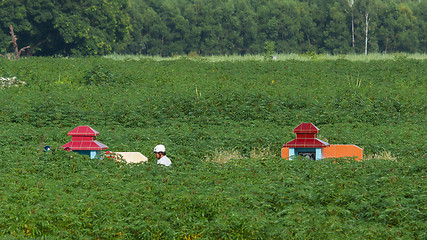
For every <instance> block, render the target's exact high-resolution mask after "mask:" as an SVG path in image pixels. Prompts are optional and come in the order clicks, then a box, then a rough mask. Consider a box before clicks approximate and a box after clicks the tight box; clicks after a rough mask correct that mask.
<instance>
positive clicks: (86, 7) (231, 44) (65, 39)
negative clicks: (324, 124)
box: [0, 0, 427, 56]
mask: <svg viewBox="0 0 427 240" xmlns="http://www.w3.org/2000/svg"><path fill="white" fill-rule="evenodd" d="M425 12H427V3H426V1H419V0H416V1H415V0H413V1H409V0H387V1H380V0H355V1H353V3H352V1H351V0H337V1H329V0H285V1H283V0H250V1H245V0H163V1H156V0H87V1H83V0H76V1H72V0H31V1H30V0H1V1H0V54H3V55H4V54H5V53H7V52H11V46H10V44H9V41H10V40H9V39H10V35H9V31H8V30H9V25H11V24H12V25H13V27H14V29H15V33H16V35H17V36H18V38H19V39H18V44H20V45H22V46H24V45H25V46H31V48H30V50H29V51H26V54H27V55H66V56H68V55H104V54H109V53H113V52H117V53H129V54H146V55H160V56H172V55H181V54H193V55H194V54H197V55H224V54H240V55H244V54H261V53H264V52H265V46H266V44H267V43H274V47H275V49H274V50H275V52H277V53H300V54H301V53H307V52H310V53H312V52H317V53H330V54H346V53H364V52H365V50H367V51H368V52H380V53H393V52H408V53H417V52H418V53H425V52H426V46H427V42H426V41H427V40H426V39H427V36H426V32H427V24H426V22H427V19H426V14H425ZM367 24H368V31H366V25H367ZM353 36H354V46H353ZM366 41H367V43H366ZM366 48H367V49H366Z"/></svg>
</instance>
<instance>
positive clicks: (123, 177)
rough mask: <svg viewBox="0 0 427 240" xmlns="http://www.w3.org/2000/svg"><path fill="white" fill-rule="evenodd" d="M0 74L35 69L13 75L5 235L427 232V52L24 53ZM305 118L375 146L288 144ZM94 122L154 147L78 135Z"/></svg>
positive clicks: (3, 183)
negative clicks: (357, 155) (315, 157)
mask: <svg viewBox="0 0 427 240" xmlns="http://www.w3.org/2000/svg"><path fill="white" fill-rule="evenodd" d="M0 76H3V77H5V78H10V77H14V76H16V78H17V79H20V80H21V81H25V82H26V83H27V84H26V85H22V86H18V87H12V88H4V89H0V92H1V95H0V99H1V103H2V104H1V105H0V123H1V124H0V136H1V137H0V156H1V157H0V160H1V161H0V175H1V176H2V178H1V180H0V201H1V203H2V204H1V205H0V236H2V238H20V239H25V238H45V239H50V238H63V239H65V238H71V239H79V238H100V239H120V238H124V239H194V238H201V239H243V238H245V239H336V238H343V239H366V238H372V239H387V238H402V239H425V238H426V232H427V231H425V230H426V224H425V221H424V219H425V217H426V216H425V215H426V214H425V213H426V212H427V211H426V204H425V203H426V199H425V181H424V177H425V174H426V169H425V157H426V155H425V154H426V152H425V142H424V141H423V139H425V132H426V131H425V126H426V124H425V119H426V117H425V116H426V109H425V100H424V96H425V88H424V87H423V86H424V85H425V82H426V76H427V74H426V68H425V60H411V59H395V60H387V61H370V62H358V61H355V62H350V61H347V60H335V61H328V60H326V61H324V60H319V59H312V60H311V61H304V62H300V61H294V60H289V61H244V62H242V61H235V62H216V63H212V62H207V61H204V60H203V59H198V58H195V59H180V60H174V61H152V60H147V59H146V60H144V59H140V60H131V59H123V60H120V61H117V60H112V59H107V58H24V59H21V60H20V61H7V60H6V59H3V60H2V59H0ZM88 79H93V83H92V84H88V82H86V81H87V80H88ZM107 83H108V84H107ZM301 122H312V123H314V124H315V125H316V126H317V127H319V129H320V131H321V135H322V137H324V138H327V139H328V142H329V143H331V144H356V145H358V146H360V147H362V148H363V149H364V153H365V154H366V155H370V156H375V157H372V158H371V159H369V160H366V161H362V162H357V161H354V160H352V159H325V160H321V161H316V162H314V161H310V160H306V159H304V158H300V159H296V160H295V161H286V160H283V159H281V158H280V149H281V147H282V145H283V144H284V143H286V142H287V141H290V140H292V139H293V138H294V137H295V135H294V133H292V130H293V129H294V128H295V127H296V126H297V125H298V124H299V123H301ZM79 125H89V126H91V127H93V128H94V129H96V130H97V131H99V132H100V135H99V136H98V137H97V140H99V141H100V142H102V143H105V144H106V145H108V146H109V148H110V150H112V151H139V152H141V153H143V154H144V155H146V156H147V157H149V162H148V163H146V164H137V165H132V166H129V165H125V164H124V163H121V162H115V161H113V160H111V159H108V158H103V159H89V158H88V157H87V156H83V155H78V154H75V153H73V152H70V153H69V152H66V151H63V150H62V149H61V147H60V146H62V145H63V144H65V143H67V142H68V141H69V140H70V139H69V136H67V132H69V131H70V130H72V129H73V128H74V127H76V126H79ZM159 143H162V144H164V145H166V147H167V148H168V156H169V157H170V158H171V159H172V161H173V165H172V167H170V168H165V167H162V166H159V165H156V163H155V159H154V156H152V148H153V147H154V146H155V145H157V144H159ZM45 145H49V146H52V150H51V151H48V152H45V151H43V146H45ZM227 152H228V153H232V156H230V155H231V154H229V156H223V155H224V153H227ZM385 152H386V153H388V156H393V160H392V161H390V159H385V158H386V157H387V156H385V155H384V154H381V153H385ZM387 158H389V157H387Z"/></svg>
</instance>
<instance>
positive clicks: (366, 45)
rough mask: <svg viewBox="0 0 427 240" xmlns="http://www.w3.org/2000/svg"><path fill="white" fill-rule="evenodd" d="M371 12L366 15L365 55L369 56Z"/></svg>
mask: <svg viewBox="0 0 427 240" xmlns="http://www.w3.org/2000/svg"><path fill="white" fill-rule="evenodd" d="M368 26H369V12H368V11H367V12H366V13H365V55H368V29H369V27H368Z"/></svg>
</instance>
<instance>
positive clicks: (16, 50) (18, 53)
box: [9, 25, 30, 60]
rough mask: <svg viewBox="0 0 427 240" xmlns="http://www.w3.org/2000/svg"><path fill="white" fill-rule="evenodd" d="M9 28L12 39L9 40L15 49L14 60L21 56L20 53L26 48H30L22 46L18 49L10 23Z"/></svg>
mask: <svg viewBox="0 0 427 240" xmlns="http://www.w3.org/2000/svg"><path fill="white" fill-rule="evenodd" d="M9 29H10V35H11V36H12V41H10V43H12V44H13V48H14V50H15V60H17V59H19V57H20V56H21V53H22V52H23V51H25V50H27V49H28V48H30V46H26V47H23V48H21V49H20V50H19V48H18V43H17V42H16V41H17V40H18V38H17V37H16V35H15V32H14V31H13V27H12V25H9Z"/></svg>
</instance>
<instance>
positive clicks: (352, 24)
mask: <svg viewBox="0 0 427 240" xmlns="http://www.w3.org/2000/svg"><path fill="white" fill-rule="evenodd" d="M351 44H352V46H353V50H354V15H353V10H352V11H351Z"/></svg>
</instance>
